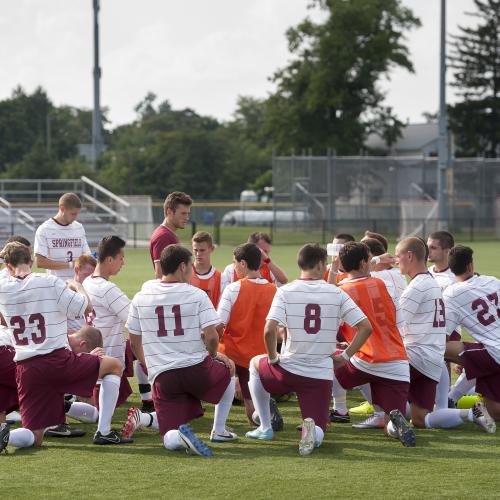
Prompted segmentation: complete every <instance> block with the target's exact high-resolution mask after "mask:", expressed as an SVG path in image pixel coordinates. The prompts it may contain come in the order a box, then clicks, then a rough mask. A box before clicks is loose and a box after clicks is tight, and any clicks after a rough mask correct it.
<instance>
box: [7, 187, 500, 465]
mask: <svg viewBox="0 0 500 500" xmlns="http://www.w3.org/2000/svg"><path fill="white" fill-rule="evenodd" d="M191 205H192V200H191V198H190V197H189V196H188V195H186V194H185V193H181V192H174V193H171V194H169V195H168V196H167V198H166V200H165V204H164V213H165V219H164V221H163V223H162V224H161V225H160V226H159V227H158V228H157V229H156V230H155V231H154V233H153V235H152V237H151V241H150V255H151V261H152V272H151V276H152V277H153V276H154V279H151V280H149V281H146V282H145V283H144V284H143V285H142V287H141V290H140V291H139V292H138V293H137V294H136V295H135V296H134V297H133V299H132V300H130V299H129V298H128V297H127V295H126V294H125V293H124V292H123V291H122V290H120V288H119V287H118V286H117V285H116V284H114V283H113V282H112V281H110V278H111V277H112V276H116V275H117V274H118V273H119V272H120V270H121V268H122V266H123V264H124V258H125V246H126V243H125V241H124V240H123V239H121V238H120V237H118V236H106V237H104V238H103V239H102V240H101V241H100V243H99V244H98V247H97V252H96V254H94V255H93V254H91V253H90V249H89V246H88V244H87V241H86V237H85V231H84V228H83V226H82V225H81V224H80V223H79V222H77V220H76V219H77V217H78V215H79V212H80V209H81V201H80V199H79V198H78V196H77V195H75V194H73V193H66V194H64V195H63V196H62V197H61V199H60V200H59V211H58V213H57V214H56V215H55V216H54V217H53V218H51V219H49V220H48V221H46V222H44V223H43V224H42V225H41V226H40V227H39V228H38V229H37V231H36V234H35V241H34V247H33V249H32V248H31V243H30V242H29V241H28V240H26V239H25V238H23V237H21V236H12V237H11V238H9V240H8V241H7V243H6V245H5V246H4V248H3V250H2V251H1V253H0V257H1V258H2V259H3V262H4V265H5V267H4V269H2V270H1V271H0V314H1V317H0V320H1V323H2V326H0V451H2V450H3V449H5V448H7V446H13V447H21V448H22V447H30V446H40V445H41V443H42V441H43V439H44V437H45V436H51V437H66V436H78V435H83V434H85V431H83V430H80V429H75V428H73V427H71V426H69V425H68V424H67V423H66V416H70V417H72V418H74V419H76V420H79V421H81V422H85V423H97V430H96V432H95V435H94V438H93V442H94V443H95V444H96V445H104V444H122V443H130V442H132V440H133V435H134V433H136V432H138V431H140V430H141V429H143V428H148V427H149V428H153V429H156V430H158V432H159V433H160V435H161V436H162V439H163V444H164V446H165V448H167V449H168V450H177V449H185V450H186V451H188V452H190V453H193V454H197V455H201V456H205V457H209V456H211V455H212V449H211V448H210V447H209V446H208V445H207V444H206V443H205V442H204V441H202V440H201V439H199V438H198V437H197V436H196V434H195V433H194V431H193V429H192V428H191V426H190V422H191V420H193V419H195V418H198V417H201V416H203V413H204V409H203V406H202V402H208V403H212V404H214V405H215V412H214V421H213V427H212V431H211V433H210V442H213V443H221V442H231V441H235V440H238V439H239V437H238V436H237V435H236V434H235V433H234V432H233V431H232V430H230V429H229V428H228V427H227V426H226V421H227V420H228V418H229V415H230V412H231V409H232V407H233V403H234V401H235V398H236V399H239V400H241V401H242V403H243V405H244V410H245V414H246V417H247V420H248V423H249V426H251V430H249V431H248V432H247V433H246V434H245V437H246V438H248V439H254V440H262V441H268V440H272V439H274V435H275V433H276V432H279V431H280V430H282V429H283V419H282V417H281V414H280V412H279V409H278V404H277V401H278V402H279V401H280V400H283V399H286V398H287V397H289V396H290V395H291V394H296V396H297V400H298V403H299V407H300V412H301V415H302V424H301V425H300V426H299V430H300V440H299V454H300V455H309V454H310V453H312V452H313V450H314V449H315V448H316V447H319V446H320V445H321V443H322V441H323V439H324V434H325V432H326V429H327V426H328V425H329V424H330V423H331V422H335V423H349V422H350V417H349V411H348V409H347V405H346V401H347V397H346V394H347V391H348V390H351V389H357V390H360V391H361V393H362V394H363V396H364V398H365V399H366V403H365V404H366V405H367V406H369V407H370V408H371V409H372V414H371V415H369V416H368V418H367V419H366V420H365V421H364V422H361V423H357V424H354V425H353V427H355V428H359V429H365V428H380V429H383V430H384V433H385V434H386V435H387V436H388V437H389V438H394V439H397V440H399V441H400V442H401V443H402V444H403V445H404V446H410V447H411V446H415V444H416V436H415V430H414V429H415V428H451V427H457V426H460V425H462V424H463V423H465V422H473V423H475V424H476V425H477V426H478V427H480V428H481V429H483V430H484V431H486V432H488V433H494V432H495V431H496V424H495V421H496V420H499V419H500V304H499V295H500V280H498V279H497V278H495V277H492V276H481V275H478V274H477V273H475V271H474V262H473V251H472V249H471V248H469V247H466V246H462V245H455V242H454V239H453V236H452V235H451V234H450V233H448V232H446V231H438V232H434V233H432V234H430V235H429V238H428V240H427V242H426V241H424V240H422V239H421V238H417V237H409V238H405V239H403V240H401V241H400V242H399V243H398V245H397V247H396V250H395V255H394V256H391V255H390V254H389V253H388V245H387V240H386V238H384V236H382V235H380V234H377V233H371V232H369V231H367V232H366V233H365V236H364V237H363V238H362V239H361V241H359V242H356V241H354V237H352V236H351V235H349V234H338V235H336V236H335V238H334V240H333V247H334V248H335V250H334V252H333V255H331V262H330V264H328V260H329V256H328V253H327V250H326V249H324V248H323V247H321V246H319V245H317V244H307V245H304V246H303V247H302V248H301V249H300V250H299V252H298V255H297V265H298V268H299V271H300V277H299V279H296V280H294V281H291V282H288V277H287V275H286V273H285V272H284V271H283V270H282V269H281V268H280V267H279V266H278V265H277V264H276V263H275V262H274V260H272V259H271V257H270V253H271V250H272V242H271V239H270V237H269V236H268V235H267V234H265V233H253V234H251V235H250V236H249V238H248V241H247V242H246V243H243V244H241V245H239V246H237V247H236V248H235V249H234V252H233V262H232V263H231V264H229V265H228V266H227V267H226V268H225V269H224V270H223V271H219V270H217V269H215V267H214V266H213V265H212V263H211V255H212V253H213V251H214V250H215V247H214V244H213V241H212V237H211V235H210V234H209V233H207V232H198V233H196V234H194V236H193V238H192V251H191V250H188V249H187V248H185V247H183V246H182V245H180V243H179V240H178V237H177V234H176V232H177V231H178V230H179V229H183V228H184V227H185V225H186V224H187V222H188V221H189V214H190V207H191ZM33 254H34V257H33ZM428 262H430V263H432V264H433V265H431V267H427V266H428V264H427V263H428ZM34 264H36V265H37V267H39V268H43V269H46V273H34V272H32V267H33V265H34ZM462 327H463V328H464V329H465V330H466V331H467V333H468V334H469V335H470V336H471V337H472V338H473V339H474V340H475V342H465V341H462V339H461V330H462ZM126 331H128V337H127V335H126ZM450 363H455V364H456V365H457V366H456V367H455V369H456V370H457V371H458V372H459V373H460V376H459V378H458V379H457V381H456V383H455V384H454V385H453V386H452V387H450ZM134 375H135V377H136V379H137V382H138V387H139V392H140V397H141V400H142V406H140V407H133V408H130V409H129V410H128V416H127V419H126V421H125V422H124V424H123V428H122V429H121V430H120V431H117V430H115V429H112V428H111V421H112V417H113V414H114V412H115V408H116V407H117V406H119V405H122V404H125V403H126V401H127V399H128V397H129V396H130V395H131V394H132V392H133V391H132V388H131V386H130V384H129V381H128V378H130V377H132V376H134ZM470 393H473V394H475V395H476V397H475V400H474V403H473V405H471V407H470V408H460V407H457V402H458V401H460V398H461V397H462V396H464V395H467V394H470ZM18 410H19V412H20V416H19V417H18V414H17V411H18ZM233 411H234V410H233ZM17 418H20V421H21V426H20V427H17V428H15V429H11V428H10V423H11V422H12V421H15V420H16V419H17ZM410 421H411V423H410Z"/></svg>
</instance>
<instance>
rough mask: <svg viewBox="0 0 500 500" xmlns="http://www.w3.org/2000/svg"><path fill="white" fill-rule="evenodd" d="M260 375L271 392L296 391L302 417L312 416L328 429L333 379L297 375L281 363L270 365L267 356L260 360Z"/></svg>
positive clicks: (265, 386) (284, 392)
mask: <svg viewBox="0 0 500 500" xmlns="http://www.w3.org/2000/svg"><path fill="white" fill-rule="evenodd" d="M259 376H260V380H261V382H262V385H263V386H264V389H265V390H266V391H267V392H269V393H270V394H286V393H288V392H295V393H296V394H297V399H298V400H299V406H300V413H301V414H302V418H312V419H313V420H314V422H315V423H316V425H318V426H319V427H321V428H322V429H323V430H325V429H326V426H327V425H328V422H329V421H330V417H329V415H328V410H329V407H330V400H331V398H332V385H333V382H332V381H331V380H325V379H319V378H310V377H303V376H302V375H296V374H295V373H291V372H289V371H287V370H285V369H284V368H283V367H281V366H280V365H270V364H269V362H268V359H267V356H266V357H263V358H261V360H260V361H259Z"/></svg>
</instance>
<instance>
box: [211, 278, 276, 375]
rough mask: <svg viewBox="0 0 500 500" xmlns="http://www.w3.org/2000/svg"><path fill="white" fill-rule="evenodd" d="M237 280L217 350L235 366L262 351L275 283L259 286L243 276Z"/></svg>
mask: <svg viewBox="0 0 500 500" xmlns="http://www.w3.org/2000/svg"><path fill="white" fill-rule="evenodd" d="M240 283H241V285H240V287H241V288H240V291H239V293H238V298H237V299H236V302H235V303H234V304H233V308H232V310H231V316H230V318H229V323H228V324H227V325H226V328H225V329H224V336H223V337H222V338H223V341H224V344H223V345H219V350H220V351H222V352H225V354H226V356H228V357H229V358H231V359H232V360H233V361H234V362H235V363H236V364H237V365H239V366H243V367H245V368H248V366H249V365H250V360H251V359H252V358H253V357H254V356H257V355H258V354H264V353H265V352H266V348H265V345H264V325H265V323H266V316H267V313H268V312H269V309H270V307H271V303H272V301H273V298H274V294H275V293H276V286H275V285H274V284H272V283H266V284H265V285H260V284H258V283H253V282H252V281H250V280H248V279H247V278H243V279H242V280H240Z"/></svg>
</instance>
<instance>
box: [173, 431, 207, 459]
mask: <svg viewBox="0 0 500 500" xmlns="http://www.w3.org/2000/svg"><path fill="white" fill-rule="evenodd" d="M179 437H180V438H181V441H182V444H183V446H184V448H186V452H187V453H194V454H195V455H200V457H211V456H212V450H211V449H210V448H209V447H208V446H207V445H206V444H205V443H204V442H203V441H202V440H201V439H198V438H197V437H196V436H195V434H194V432H193V429H191V426H190V425H189V424H182V425H180V426H179Z"/></svg>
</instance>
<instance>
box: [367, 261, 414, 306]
mask: <svg viewBox="0 0 500 500" xmlns="http://www.w3.org/2000/svg"><path fill="white" fill-rule="evenodd" d="M370 274H371V275H372V276H373V277H374V278H378V279H381V280H382V281H383V282H384V283H385V285H386V287H387V290H389V293H390V294H391V296H392V295H393V294H392V292H391V290H394V294H395V295H394V296H395V297H396V299H398V300H399V297H401V294H402V293H403V292H404V290H405V288H406V279H405V277H404V276H403V275H402V274H401V271H400V270H399V268H397V267H392V268H391V269H383V270H382V271H370Z"/></svg>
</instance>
